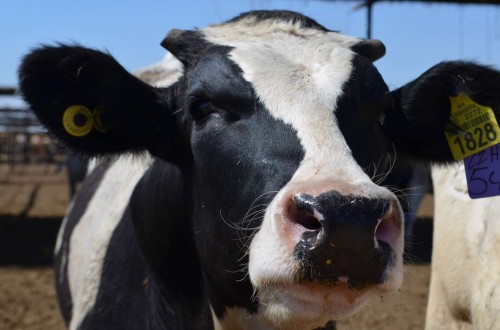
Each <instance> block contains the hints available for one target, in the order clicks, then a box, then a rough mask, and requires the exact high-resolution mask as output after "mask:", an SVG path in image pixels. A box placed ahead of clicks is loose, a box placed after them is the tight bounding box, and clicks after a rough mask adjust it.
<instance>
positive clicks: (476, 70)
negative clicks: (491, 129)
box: [383, 61, 500, 162]
mask: <svg viewBox="0 0 500 330" xmlns="http://www.w3.org/2000/svg"><path fill="white" fill-rule="evenodd" d="M459 94H466V95H468V96H469V97H470V98H471V99H472V100H474V101H475V102H477V103H479V104H481V105H484V106H488V107H491V108H492V109H493V111H494V112H495V115H496V117H497V121H498V120H500V72H498V71H496V70H494V69H492V68H490V67H487V66H482V65H478V64H476V63H472V62H463V61H452V62H442V63H439V64H437V65H435V66H434V67H432V68H431V69H429V70H427V71H426V72H425V73H423V74H422V75H421V76H420V77H418V78H417V79H415V80H414V81H412V82H410V83H408V84H406V85H404V86H403V87H401V88H398V89H396V90H395V91H392V92H391V95H392V96H393V98H394V107H393V108H392V109H388V110H387V112H386V114H385V119H384V122H383V129H384V131H385V132H386V134H387V136H388V138H389V140H390V141H391V142H393V143H394V145H395V147H396V149H397V150H398V151H400V152H403V153H405V154H408V155H410V156H413V157H417V158H420V159H424V160H430V161H434V162H451V161H453V157H452V154H451V151H450V148H449V146H448V143H447V141H446V139H445V135H444V130H445V125H446V124H447V123H448V121H449V118H450V110H451V105H450V100H449V96H457V95H459Z"/></svg>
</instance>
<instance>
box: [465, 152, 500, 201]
mask: <svg viewBox="0 0 500 330" xmlns="http://www.w3.org/2000/svg"><path fill="white" fill-rule="evenodd" d="M464 165H465V175H466V177H467V188H468V190H469V196H470V198H482V197H491V196H497V195H500V144H496V145H494V146H492V147H489V148H487V149H486V150H483V151H480V152H478V153H476V154H474V155H472V156H469V157H466V158H465V159H464Z"/></svg>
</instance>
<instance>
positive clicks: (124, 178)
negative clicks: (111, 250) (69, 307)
mask: <svg viewBox="0 0 500 330" xmlns="http://www.w3.org/2000/svg"><path fill="white" fill-rule="evenodd" d="M151 162H152V160H151V158H150V157H147V159H139V158H137V157H133V156H122V157H120V158H118V159H117V160H116V162H115V163H113V165H111V167H110V168H109V169H108V171H107V172H106V174H105V175H104V177H103V179H102V181H101V183H100V185H99V187H98V188H97V190H96V192H95V193H94V196H93V197H92V200H91V201H90V202H89V204H88V207H87V210H86V211H85V213H84V214H83V216H82V217H81V219H80V221H79V222H78V224H77V225H76V226H75V228H74V230H73V232H72V234H71V238H70V244H69V257H68V278H69V289H70V292H71V299H72V301H73V315H72V318H71V323H70V325H69V329H78V327H79V326H80V324H81V322H82V321H83V319H84V318H85V315H87V313H88V312H89V311H90V310H91V309H92V308H93V306H94V304H95V301H96V297H97V293H98V291H99V284H100V280H101V273H102V267H103V263H104V258H105V255H106V251H107V248H108V245H109V242H110V239H111V236H112V234H113V231H114V230H115V228H116V226H117V225H118V224H119V222H120V220H121V219H122V216H123V213H124V211H125V208H126V206H127V205H128V202H129V199H130V196H131V195H132V192H133V190H134V188H135V185H136V184H137V182H138V181H139V179H140V178H141V177H142V175H143V174H144V172H145V171H146V169H147V168H148V167H149V165H150V164H151Z"/></svg>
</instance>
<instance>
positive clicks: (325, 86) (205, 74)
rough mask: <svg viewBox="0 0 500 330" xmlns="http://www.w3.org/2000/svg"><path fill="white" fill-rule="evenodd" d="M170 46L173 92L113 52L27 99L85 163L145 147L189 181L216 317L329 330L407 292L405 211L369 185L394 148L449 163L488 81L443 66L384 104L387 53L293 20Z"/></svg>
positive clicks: (49, 73) (214, 32) (56, 51)
mask: <svg viewBox="0 0 500 330" xmlns="http://www.w3.org/2000/svg"><path fill="white" fill-rule="evenodd" d="M162 45H163V46H164V47H165V48H167V49H168V50H169V51H170V52H171V53H173V54H174V56H175V57H176V58H177V59H178V60H180V61H181V62H182V64H183V74H182V75H181V76H180V78H179V79H178V80H177V81H176V82H175V83H173V84H172V85H170V86H168V87H165V88H153V87H151V86H149V85H147V84H145V83H143V82H141V81H139V80H138V79H136V78H135V77H133V76H132V75H130V74H129V73H127V72H126V71H125V70H124V69H123V68H122V67H121V66H120V65H119V64H118V63H117V62H116V61H115V60H114V59H113V58H112V57H111V56H109V55H107V54H104V53H101V52H98V51H94V50H90V49H85V48H81V47H74V46H59V47H42V48H39V49H37V50H35V51H33V52H32V53H31V54H30V55H28V56H27V57H26V58H25V59H24V62H23V64H22V66H21V69H20V84H21V89H22V92H23V95H24V96H25V98H26V100H27V101H28V102H29V104H30V105H31V107H32V109H33V110H34V111H35V112H36V113H37V114H38V116H39V118H40V120H41V121H42V123H43V124H45V125H46V126H47V127H48V128H49V130H50V131H51V132H52V133H53V134H54V135H55V136H57V137H58V138H59V139H61V140H63V141H64V142H65V143H66V144H67V145H69V146H70V147H72V148H74V149H76V150H79V151H81V152H83V153H85V154H88V155H100V154H108V153H120V152H129V151H139V150H148V151H149V152H151V153H152V154H153V155H156V156H157V157H159V158H162V159H163V160H165V161H167V162H169V163H171V164H174V165H175V166H177V167H178V168H179V170H180V172H181V173H182V176H183V180H184V182H185V184H186V185H187V186H188V187H189V190H190V191H191V192H190V193H189V195H190V197H189V198H188V201H185V202H184V203H185V205H183V206H184V207H185V208H186V209H187V210H188V211H187V213H189V217H190V224H191V226H192V232H193V235H194V236H195V244H196V249H197V251H198V255H199V259H200V263H201V267H202V269H203V271H204V273H205V274H206V277H207V281H206V283H208V286H209V288H208V292H209V295H210V296H211V305H212V308H213V310H214V312H215V314H216V315H217V317H218V318H219V319H220V320H222V322H227V321H228V318H230V316H228V315H231V313H230V312H229V309H228V308H229V307H235V308H238V307H239V308H244V309H246V310H248V311H250V312H251V313H253V315H256V317H255V318H252V317H250V318H246V319H245V320H246V321H245V322H255V323H256V324H260V326H262V324H267V325H271V326H275V327H278V326H280V327H283V328H290V327H291V326H292V325H294V326H297V327H298V328H306V327H319V326H322V325H324V324H325V323H326V322H327V321H328V320H331V319H338V318H341V317H345V316H347V315H349V314H351V313H353V312H354V311H355V310H356V309H357V308H359V307H360V306H361V305H362V304H363V303H364V302H365V301H366V300H367V298H369V297H370V296H373V295H374V294H379V293H383V292H390V291H394V290H396V289H397V288H398V287H399V285H400V283H401V279H402V249H403V236H402V229H403V228H402V227H403V223H402V219H403V218H402V211H401V207H400V205H399V203H398V201H397V199H396V197H395V196H394V194H393V193H391V192H390V191H389V190H388V189H386V188H384V187H381V186H379V185H377V184H375V183H374V182H373V181H372V179H371V178H372V177H376V176H377V175H378V174H381V173H384V172H385V171H387V170H389V169H388V168H387V167H386V165H388V164H387V158H388V157H387V155H389V154H391V153H393V152H394V151H398V150H401V151H402V152H404V153H406V154H407V155H410V156H417V157H420V158H422V159H426V160H434V161H447V160H450V159H451V154H450V151H449V150H448V148H447V147H446V142H445V140H444V134H443V131H444V126H445V124H446V122H447V121H448V117H449V103H448V95H451V94H456V93H457V92H459V91H460V90H464V89H467V88H468V87H467V86H468V85H467V84H469V83H470V81H471V79H468V78H467V77H468V76H471V75H474V79H476V80H475V82H474V83H478V81H477V79H482V78H481V76H484V75H485V74H486V75H490V74H492V72H493V71H491V70H489V69H485V68H482V67H478V66H474V65H471V64H467V63H461V62H458V63H442V64H440V65H437V66H436V67H434V68H432V69H431V70H430V71H428V72H427V73H426V74H424V75H422V76H421V77H420V78H418V79H417V80H415V81H414V82H412V83H411V84H409V85H407V86H405V87H403V88H401V89H398V90H397V91H394V92H389V91H388V88H387V86H386V84H385V83H384V81H383V79H382V77H381V76H380V74H379V72H378V71H377V69H376V68H375V67H374V65H373V64H372V62H373V61H374V60H376V59H378V58H380V57H381V56H383V55H384V52H385V49H384V46H383V45H382V43H380V42H378V41H373V40H361V39H356V38H352V37H347V36H344V35H341V34H339V33H337V32H332V31H329V30H327V29H325V28H324V27H322V26H320V25H319V24H317V23H316V22H315V21H313V20H311V19H309V18H306V17H304V16H301V15H299V14H296V13H291V12H251V13H248V14H243V15H241V16H239V17H237V18H235V19H233V20H231V21H228V22H226V23H223V24H221V25H214V26H210V27H208V28H205V29H202V30H194V31H179V30H173V31H172V32H170V33H169V34H168V36H167V37H166V38H165V40H164V41H163V43H162ZM483 71H484V72H483ZM490 71H491V72H490ZM464 77H465V78H464ZM478 86H479V85H478ZM72 105H83V106H85V107H86V108H87V109H89V110H93V109H98V110H97V111H94V117H95V118H94V121H96V122H98V125H97V124H95V125H94V126H93V128H92V129H91V130H90V131H89V132H87V133H86V134H83V135H81V136H75V134H74V133H71V131H69V132H68V129H65V128H64V126H63V124H62V121H63V120H62V118H63V116H64V114H65V112H67V109H68V108H69V107H71V106H72ZM77 112H78V111H77ZM78 116H80V117H81V118H78ZM84 117H85V114H82V113H80V114H78V113H77V114H76V115H74V116H73V117H72V118H73V119H72V120H73V121H74V122H75V123H76V125H79V123H78V121H79V120H81V121H82V122H85V120H86V119H85V118H84ZM70 133H71V134H70ZM78 134H80V133H78ZM393 157H394V156H393ZM373 168H375V169H378V172H376V171H375V172H374V171H373ZM370 169H372V170H370ZM247 275H248V276H247ZM252 293H254V295H253V296H252ZM233 312H234V310H233ZM236 314H237V313H233V314H232V315H236ZM231 321H234V320H231ZM259 322H262V323H259Z"/></svg>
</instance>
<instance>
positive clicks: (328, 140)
mask: <svg viewBox="0 0 500 330" xmlns="http://www.w3.org/2000/svg"><path fill="white" fill-rule="evenodd" d="M242 36H245V37H244V38H242ZM186 39H189V40H191V41H192V40H196V39H198V41H197V42H195V44H198V45H202V47H200V48H199V49H198V51H197V53H196V54H193V55H191V56H190V54H192V50H185V49H183V48H182V43H183V41H184V40H186ZM358 43H361V40H357V39H352V38H347V37H344V36H341V35H339V34H338V33H335V32H329V31H325V30H322V29H320V28H318V27H305V26H303V25H301V24H300V23H294V22H290V21H288V22H287V21H282V20H275V19H268V20H264V21H260V22H257V21H256V20H255V19H254V18H252V17H247V18H244V19H242V20H238V21H235V22H231V23H226V24H223V25H220V26H213V27H210V28H207V29H205V30H202V31H196V32H192V31H186V32H179V31H175V32H174V35H173V36H172V35H170V36H169V37H167V39H166V40H165V42H164V45H165V46H166V47H167V48H168V49H172V50H173V51H174V52H175V53H174V55H176V56H178V57H179V58H182V59H183V62H184V63H185V79H183V80H181V81H180V82H179V87H177V88H178V89H179V90H181V91H182V93H181V95H182V97H180V98H178V100H177V106H176V108H177V109H183V111H184V117H183V120H184V121H185V122H187V123H188V125H187V126H189V127H190V131H189V132H188V134H187V136H188V138H189V144H190V145H191V149H192V156H193V161H192V162H193V163H192V165H193V173H194V174H193V182H192V189H193V191H194V204H193V206H192V207H193V216H192V218H193V221H194V232H195V233H196V235H197V236H196V243H197V245H198V250H199V253H200V254H201V255H202V257H201V260H202V263H204V267H205V269H206V270H207V276H208V277H209V278H210V279H211V281H212V282H213V283H224V285H223V287H217V288H216V289H214V290H216V291H217V292H215V293H214V296H215V297H214V299H215V300H217V297H220V296H224V295H227V296H230V295H231V293H232V292H233V291H234V290H235V286H233V285H228V284H227V283H238V281H241V282H240V283H239V284H238V285H237V286H236V288H238V289H239V290H242V292H245V293H246V294H245V295H237V296H240V297H248V295H249V294H251V290H252V289H251V287H250V286H249V285H248V281H246V276H248V275H249V277H250V280H251V282H252V284H253V286H254V289H255V290H256V300H257V301H260V302H261V303H262V304H263V306H265V307H264V308H262V310H259V312H262V313H265V316H266V317H267V318H270V319H272V320H273V322H277V323H279V324H282V323H283V322H284V321H286V320H287V321H291V322H292V323H297V322H300V323H301V324H303V325H307V326H321V325H323V324H325V323H326V321H328V320H329V319H332V318H339V317H343V316H345V315H347V314H350V313H352V312H353V311H354V310H355V309H356V308H357V307H358V306H360V305H361V304H362V303H363V302H364V301H365V300H366V298H367V297H369V296H370V295H373V294H374V293H380V292H385V291H390V290H394V289H395V288H397V287H398V286H399V284H400V281H401V264H402V262H401V255H402V236H401V230H402V224H401V211H400V208H399V205H398V202H397V200H396V198H395V196H394V195H393V194H392V193H390V192H389V191H388V190H386V189H384V188H381V187H378V186H377V185H375V184H374V183H373V182H372V181H371V180H370V177H369V176H368V175H367V173H366V172H365V171H364V169H368V168H370V165H371V164H380V163H381V162H382V161H383V159H382V158H383V156H384V152H385V148H386V144H387V142H386V141H385V140H384V139H383V136H382V132H381V128H380V123H379V119H380V116H381V113H382V111H383V110H384V107H385V106H387V104H386V102H385V100H386V99H387V97H386V93H387V92H388V90H387V87H386V85H385V83H384V82H383V80H382V78H381V77H380V75H379V74H378V72H377V70H376V69H375V67H374V66H373V65H372V63H371V61H370V60H369V59H367V58H366V57H364V56H363V55H360V54H358V53H356V52H355V51H353V46H354V45H356V44H358ZM190 45H191V43H190ZM373 47H380V44H375V45H373ZM214 242H217V244H216V245H214ZM247 254H248V256H249V258H248V256H247ZM236 305H238V303H236ZM244 306H245V305H244V304H243V305H240V307H244ZM221 307H222V306H220V305H218V302H214V308H215V309H216V312H218V314H219V316H222V315H221V314H222V309H221ZM226 307H228V306H226ZM245 307H247V306H245ZM310 320H314V323H311V324H309V323H308V321H310ZM302 322H304V323H302Z"/></svg>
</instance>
